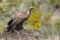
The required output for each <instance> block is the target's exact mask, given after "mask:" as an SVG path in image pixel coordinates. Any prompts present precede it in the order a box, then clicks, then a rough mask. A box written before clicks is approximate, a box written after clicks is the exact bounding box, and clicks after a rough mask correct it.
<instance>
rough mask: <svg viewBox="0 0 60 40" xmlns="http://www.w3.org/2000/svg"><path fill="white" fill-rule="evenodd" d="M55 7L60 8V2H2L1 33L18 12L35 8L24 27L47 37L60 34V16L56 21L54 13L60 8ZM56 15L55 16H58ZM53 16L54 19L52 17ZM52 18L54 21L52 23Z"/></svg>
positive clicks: (49, 0) (44, 0) (28, 0)
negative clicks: (41, 32)
mask: <svg viewBox="0 0 60 40" xmlns="http://www.w3.org/2000/svg"><path fill="white" fill-rule="evenodd" d="M55 5H58V6H59V7H60V0H1V1H0V31H4V29H5V28H6V27H7V23H8V21H9V20H10V18H11V16H12V15H14V14H15V12H16V11H18V10H19V11H26V10H28V9H29V8H30V7H33V8H34V10H33V11H32V13H31V15H30V17H29V19H28V20H27V21H25V22H24V24H23V27H24V29H27V30H31V29H34V30H40V31H43V33H45V34H46V35H51V34H59V33H60V31H59V30H60V16H59V15H60V14H57V13H56V14H57V16H59V17H58V19H54V17H57V16H54V14H55V13H54V12H56V10H58V12H59V11H60V8H58V9H56V8H54V6H55ZM56 14H55V15H56ZM52 16H53V17H52ZM52 18H53V19H54V20H53V21H52Z"/></svg>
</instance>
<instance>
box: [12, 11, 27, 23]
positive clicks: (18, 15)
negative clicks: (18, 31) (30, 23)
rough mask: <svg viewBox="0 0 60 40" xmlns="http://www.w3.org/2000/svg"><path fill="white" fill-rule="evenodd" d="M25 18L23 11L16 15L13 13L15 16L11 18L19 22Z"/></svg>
mask: <svg viewBox="0 0 60 40" xmlns="http://www.w3.org/2000/svg"><path fill="white" fill-rule="evenodd" d="M26 18H27V15H26V14H25V12H24V13H21V12H19V13H18V14H17V15H15V17H14V18H13V23H12V24H14V23H19V22H22V21H24V20H25V19H26Z"/></svg>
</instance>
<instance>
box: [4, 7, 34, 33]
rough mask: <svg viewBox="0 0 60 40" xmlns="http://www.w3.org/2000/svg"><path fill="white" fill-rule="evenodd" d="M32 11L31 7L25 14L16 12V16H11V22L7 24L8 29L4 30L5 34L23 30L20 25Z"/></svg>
mask: <svg viewBox="0 0 60 40" xmlns="http://www.w3.org/2000/svg"><path fill="white" fill-rule="evenodd" d="M32 10H33V8H32V7H31V8H29V9H28V10H27V11H25V12H16V14H15V15H13V17H12V18H11V20H10V21H9V22H8V27H7V28H6V30H5V32H14V31H15V30H16V31H19V30H21V29H23V27H22V25H23V23H24V21H26V20H27V19H28V18H29V16H30V14H31V11H32Z"/></svg>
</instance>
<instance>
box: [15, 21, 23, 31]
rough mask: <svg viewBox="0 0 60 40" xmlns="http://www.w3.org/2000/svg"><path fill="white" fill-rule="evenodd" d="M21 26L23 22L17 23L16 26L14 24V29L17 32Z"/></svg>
mask: <svg viewBox="0 0 60 40" xmlns="http://www.w3.org/2000/svg"><path fill="white" fill-rule="evenodd" d="M22 25H23V22H19V23H18V24H16V27H15V29H16V30H17V31H19V30H21V29H23V27H22Z"/></svg>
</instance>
